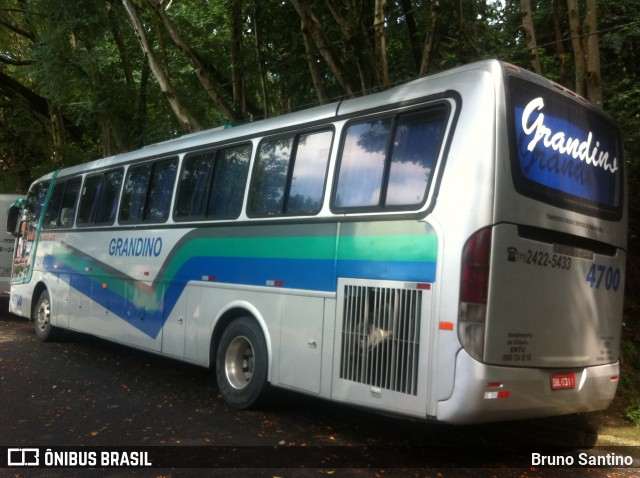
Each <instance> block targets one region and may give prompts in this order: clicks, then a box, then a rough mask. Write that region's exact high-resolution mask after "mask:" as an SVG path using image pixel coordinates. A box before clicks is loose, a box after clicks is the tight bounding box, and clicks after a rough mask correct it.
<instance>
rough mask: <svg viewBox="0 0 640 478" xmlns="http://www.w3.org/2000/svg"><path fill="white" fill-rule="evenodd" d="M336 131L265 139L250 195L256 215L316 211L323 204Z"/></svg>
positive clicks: (250, 204)
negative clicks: (332, 141)
mask: <svg viewBox="0 0 640 478" xmlns="http://www.w3.org/2000/svg"><path fill="white" fill-rule="evenodd" d="M332 138H333V132H332V131H320V132H314V133H305V134H300V135H296V136H295V137H287V138H279V139H275V140H268V141H264V142H262V143H261V144H260V149H259V151H258V155H257V158H256V166H255V172H254V175H253V178H252V184H251V192H250V196H249V212H250V213H253V214H254V215H274V214H314V213H316V212H318V211H319V210H320V208H321V207H322V197H323V191H324V184H325V179H326V171H327V165H328V161H329V153H330V150H331V140H332Z"/></svg>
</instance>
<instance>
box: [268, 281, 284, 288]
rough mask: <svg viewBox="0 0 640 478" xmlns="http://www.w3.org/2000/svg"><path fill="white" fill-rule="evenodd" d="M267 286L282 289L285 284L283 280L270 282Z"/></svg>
mask: <svg viewBox="0 0 640 478" xmlns="http://www.w3.org/2000/svg"><path fill="white" fill-rule="evenodd" d="M267 285H268V286H270V287H282V286H283V285H284V282H282V281H281V280H268V281H267Z"/></svg>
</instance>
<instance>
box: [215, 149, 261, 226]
mask: <svg viewBox="0 0 640 478" xmlns="http://www.w3.org/2000/svg"><path fill="white" fill-rule="evenodd" d="M250 160H251V145H245V146H240V147H238V148H231V149H223V150H220V151H218V154H216V162H215V167H214V169H213V182H212V184H211V194H210V195H209V203H208V207H207V217H214V218H236V217H238V216H239V215H240V211H241V210H242V200H243V199H244V188H245V185H246V183H247V176H248V174H249V161H250Z"/></svg>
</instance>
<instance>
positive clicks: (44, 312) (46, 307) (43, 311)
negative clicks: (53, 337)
mask: <svg viewBox="0 0 640 478" xmlns="http://www.w3.org/2000/svg"><path fill="white" fill-rule="evenodd" d="M50 319H51V305H50V304H49V301H48V300H47V299H43V300H41V301H40V303H39V304H38V310H37V311H36V324H37V325H38V329H40V331H41V332H44V331H45V330H46V329H47V327H48V326H49V320H50Z"/></svg>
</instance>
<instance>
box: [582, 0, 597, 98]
mask: <svg viewBox="0 0 640 478" xmlns="http://www.w3.org/2000/svg"><path fill="white" fill-rule="evenodd" d="M597 3H598V2H597V0H587V3H586V8H587V11H586V13H585V16H584V22H583V24H582V34H583V37H582V45H583V51H584V59H585V83H586V87H587V88H586V89H587V99H588V100H589V101H591V102H592V103H593V104H594V105H598V106H600V107H602V82H601V78H600V46H599V42H598V33H597V32H598V5H597Z"/></svg>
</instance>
